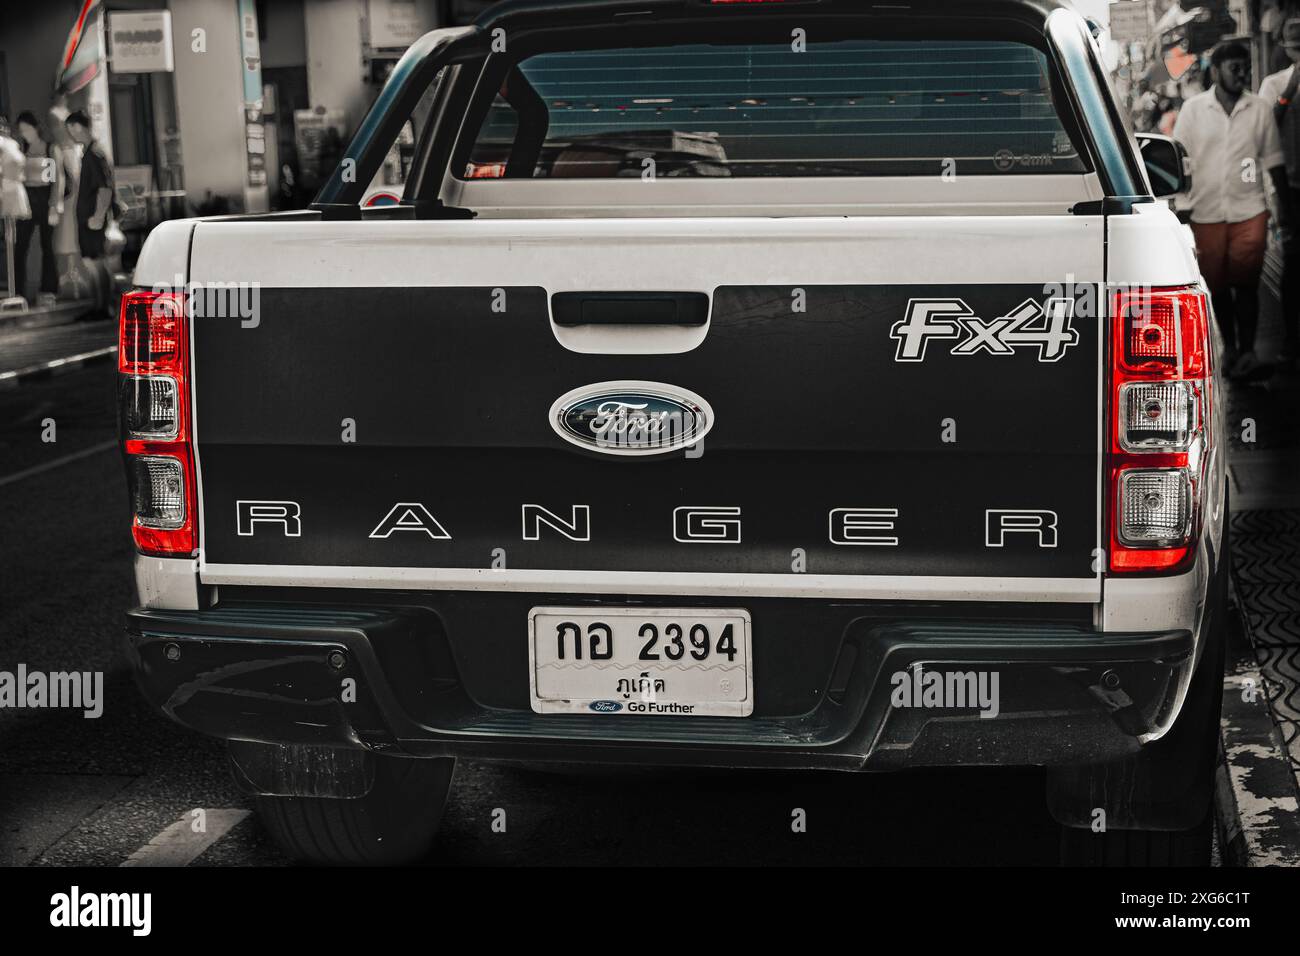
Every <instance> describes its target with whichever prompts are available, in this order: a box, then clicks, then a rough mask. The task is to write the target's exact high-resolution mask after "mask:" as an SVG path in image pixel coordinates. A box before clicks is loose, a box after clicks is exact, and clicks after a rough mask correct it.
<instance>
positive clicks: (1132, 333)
mask: <svg viewBox="0 0 1300 956" xmlns="http://www.w3.org/2000/svg"><path fill="white" fill-rule="evenodd" d="M1111 306H1112V308H1111V322H1112V326H1111V336H1110V340H1111V362H1110V383H1109V397H1110V401H1109V448H1108V456H1107V457H1108V462H1109V464H1108V468H1107V476H1108V488H1109V493H1108V495H1107V500H1108V506H1107V514H1108V516H1109V528H1110V562H1109V563H1110V570H1112V571H1116V572H1129V573H1132V572H1146V573H1151V572H1161V571H1166V572H1167V571H1174V570H1178V569H1181V568H1182V567H1183V566H1184V565H1185V564H1186V563H1187V562H1188V561H1189V559H1190V557H1191V555H1192V554H1193V551H1194V548H1195V541H1196V535H1197V532H1198V531H1199V526H1200V520H1201V516H1200V495H1201V488H1202V479H1203V471H1204V465H1205V461H1206V459H1207V452H1208V450H1209V442H1210V440H1211V431H1210V428H1209V426H1208V423H1209V422H1210V420H1211V410H1212V407H1211V400H1212V397H1213V396H1212V394H1211V385H1212V381H1211V371H1210V356H1209V348H1210V325H1209V303H1208V301H1207V298H1206V295H1205V292H1204V291H1203V290H1202V289H1200V288H1198V287H1191V286H1189V287H1180V288H1173V289H1138V290H1133V289H1124V290H1120V291H1117V292H1115V293H1114V294H1113V296H1112V299H1111Z"/></svg>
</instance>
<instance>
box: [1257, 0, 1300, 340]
mask: <svg viewBox="0 0 1300 956" xmlns="http://www.w3.org/2000/svg"><path fill="white" fill-rule="evenodd" d="M1282 49H1283V50H1285V51H1286V55H1287V56H1288V57H1290V58H1291V66H1288V67H1287V68H1286V69H1285V70H1279V71H1278V72H1276V73H1273V74H1270V75H1269V76H1266V77H1265V78H1264V82H1263V83H1261V84H1259V96H1260V99H1262V100H1264V102H1266V103H1268V104H1270V105H1271V106H1272V107H1273V116H1274V118H1275V119H1276V120H1277V125H1278V134H1279V136H1280V138H1281V140H1282V155H1283V156H1284V157H1285V159H1286V178H1287V183H1288V184H1289V185H1290V187H1291V188H1290V190H1288V191H1287V192H1286V193H1279V194H1278V196H1277V201H1278V202H1279V203H1286V204H1287V206H1288V207H1289V210H1290V228H1288V229H1287V230H1286V231H1285V233H1284V234H1283V236H1282V253H1283V267H1282V321H1283V324H1284V325H1285V327H1286V339H1285V341H1284V342H1283V344H1282V351H1281V352H1280V353H1278V361H1281V362H1287V363H1290V362H1294V361H1295V360H1296V358H1298V357H1300V228H1297V226H1298V225H1300V219H1297V218H1296V217H1297V216H1298V215H1300V106H1296V105H1293V104H1294V103H1295V100H1296V96H1297V94H1298V93H1300V70H1297V69H1296V67H1295V64H1296V63H1300V17H1292V18H1291V19H1290V20H1287V21H1286V23H1284V24H1283V25H1282Z"/></svg>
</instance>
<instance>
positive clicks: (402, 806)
mask: <svg viewBox="0 0 1300 956" xmlns="http://www.w3.org/2000/svg"><path fill="white" fill-rule="evenodd" d="M374 761H375V767H374V779H373V783H372V784H371V787H370V790H369V792H367V793H366V794H365V795H364V796H359V797H321V796H311V797H302V796H275V795H270V794H264V793H255V794H253V803H254V806H255V807H256V809H257V816H258V819H259V820H260V821H261V823H262V826H263V827H264V828H265V829H266V831H267V832H268V833H269V834H270V835H271V837H272V838H273V839H274V840H275V842H276V843H277V844H278V845H279V846H280V848H281V849H283V850H284V852H285V853H287V854H288V855H289V856H290V857H292V858H293V859H294V860H296V861H298V862H301V863H311V864H317V865H326V866H340V865H342V866H349V865H350V866H393V865H400V864H404V863H411V862H413V861H415V860H418V859H420V858H421V857H423V856H424V855H426V854H427V853H428V851H429V848H430V846H431V845H432V843H433V840H434V837H435V836H436V835H437V832H438V825H439V824H440V823H441V821H442V813H443V810H444V808H445V807H446V804H447V792H448V790H449V788H450V786H451V777H452V771H453V769H454V766H455V760H454V759H453V758H451V757H437V758H432V759H416V758H411V757H392V756H378V755H375V756H374Z"/></svg>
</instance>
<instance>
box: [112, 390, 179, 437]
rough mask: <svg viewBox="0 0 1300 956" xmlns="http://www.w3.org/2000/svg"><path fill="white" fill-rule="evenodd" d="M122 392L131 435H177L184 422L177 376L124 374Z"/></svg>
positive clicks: (127, 426)
mask: <svg viewBox="0 0 1300 956" xmlns="http://www.w3.org/2000/svg"><path fill="white" fill-rule="evenodd" d="M119 392H120V394H119V396H118V397H119V401H120V402H121V410H122V422H123V425H124V427H125V429H126V434H127V437H129V438H164V439H165V438H175V437H176V435H177V432H178V431H179V428H178V426H179V424H180V408H179V406H178V404H177V390H176V379H174V378H172V377H171V376H169V375H150V376H144V375H124V376H122V379H121V384H120V386H119Z"/></svg>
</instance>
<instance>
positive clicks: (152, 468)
mask: <svg viewBox="0 0 1300 956" xmlns="http://www.w3.org/2000/svg"><path fill="white" fill-rule="evenodd" d="M130 478H131V499H132V501H134V502H135V519H136V521H138V522H139V523H140V525H141V527H144V528H153V529H158V530H166V531H174V530H176V529H177V528H179V527H181V526H182V525H184V524H185V467H184V465H183V464H182V463H181V461H180V459H178V458H169V457H167V456H165V455H137V456H134V457H132V459H131V471H130Z"/></svg>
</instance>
